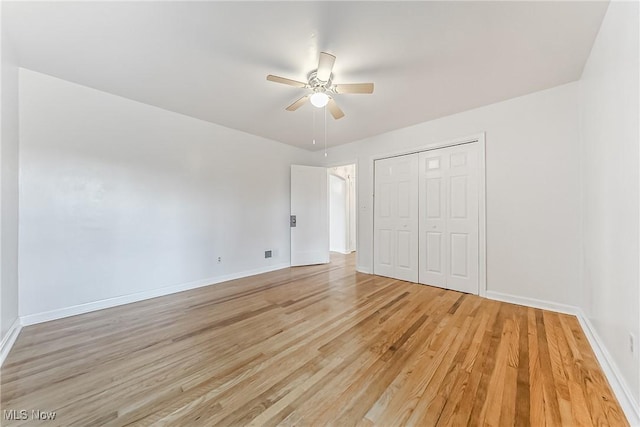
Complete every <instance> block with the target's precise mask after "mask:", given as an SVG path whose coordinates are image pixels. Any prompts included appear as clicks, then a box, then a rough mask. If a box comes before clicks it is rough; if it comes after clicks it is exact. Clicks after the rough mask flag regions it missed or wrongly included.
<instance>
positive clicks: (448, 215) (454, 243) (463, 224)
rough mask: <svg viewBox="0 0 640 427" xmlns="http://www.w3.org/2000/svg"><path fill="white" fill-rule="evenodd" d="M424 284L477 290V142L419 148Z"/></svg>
mask: <svg viewBox="0 0 640 427" xmlns="http://www.w3.org/2000/svg"><path fill="white" fill-rule="evenodd" d="M419 165H420V166H419V177H420V178H419V179H420V184H419V197H418V199H419V212H420V224H419V229H420V238H419V241H420V243H419V249H418V253H419V256H420V261H419V263H418V265H419V268H420V273H419V277H420V280H419V281H420V283H423V284H426V285H433V286H439V287H443V288H447V289H452V290H456V291H461V292H468V293H472V294H478V228H479V227H478V147H477V144H463V145H457V146H455V147H449V148H441V149H438V150H432V151H425V152H422V153H419Z"/></svg>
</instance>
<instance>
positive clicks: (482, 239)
mask: <svg viewBox="0 0 640 427" xmlns="http://www.w3.org/2000/svg"><path fill="white" fill-rule="evenodd" d="M472 143H477V144H478V152H479V159H478V295H479V296H481V297H486V296H487V220H486V218H487V193H486V166H485V165H486V163H485V156H486V153H485V132H482V133H479V134H476V135H471V136H466V137H462V138H456V139H452V140H447V141H440V142H436V143H433V144H428V145H423V146H418V147H412V148H408V149H404V150H402V149H400V150H395V151H391V152H387V153H385V154H376V155H373V156H370V157H369V159H368V164H369V166H370V167H369V176H368V177H367V179H368V180H369V183H370V184H371V194H370V195H368V200H367V204H368V205H369V206H371V209H370V212H369V215H370V219H371V226H372V228H371V230H370V232H371V236H372V237H373V235H374V233H375V226H376V225H375V203H374V202H375V201H374V197H375V195H374V192H375V188H376V187H375V184H376V183H375V161H376V160H382V159H388V158H390V157H398V156H405V155H407V154H415V153H420V152H423V151H431V150H437V149H439V148H447V147H454V146H456V145H464V144H472ZM358 238H359V236H358V235H357V236H356V241H357V240H358ZM374 245H375V241H374V239H373V238H372V239H371V253H370V254H369V256H370V258H369V259H371V273H372V274H375V259H374V247H373V246H374ZM358 246H359V247H361V245H358Z"/></svg>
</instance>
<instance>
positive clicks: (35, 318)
mask: <svg viewBox="0 0 640 427" xmlns="http://www.w3.org/2000/svg"><path fill="white" fill-rule="evenodd" d="M288 267H290V264H289V263H282V264H276V265H271V266H268V267H262V268H256V269H253V270H247V271H242V272H239V273H233V274H227V275H225V276H217V277H211V278H208V279H201V280H196V281H193V282H189V283H183V284H180V285H173V286H166V287H163V288H158V289H153V290H149V291H144V292H137V293H135V294H129V295H122V296H118V297H114V298H108V299H104V300H100V301H92V302H89V303H86V304H78V305H74V306H71V307H65V308H60V309H56V310H51V311H45V312H42V313H35V314H29V315H26V316H21V317H20V323H21V324H22V325H23V326H29V325H35V324H37V323H43V322H48V321H51V320H56V319H62V318H64V317H71V316H76V315H78V314H84V313H89V312H91V311H97V310H103V309H105V308H111V307H116V306H119V305H124V304H130V303H132V302H138V301H143V300H147V299H150V298H157V297H161V296H165V295H170V294H175V293H177V292H183V291H188V290H190V289H196V288H201V287H203V286H209V285H214V284H217V283H222V282H227V281H229V280H235V279H241V278H243V277H249V276H255V275H256V274H262V273H268V272H270V271H275V270H281V269H283V268H288Z"/></svg>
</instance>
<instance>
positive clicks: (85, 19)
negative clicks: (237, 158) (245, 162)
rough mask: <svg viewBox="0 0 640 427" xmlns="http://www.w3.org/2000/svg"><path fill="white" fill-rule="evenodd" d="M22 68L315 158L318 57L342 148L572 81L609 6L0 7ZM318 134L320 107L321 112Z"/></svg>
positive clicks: (332, 140)
mask: <svg viewBox="0 0 640 427" xmlns="http://www.w3.org/2000/svg"><path fill="white" fill-rule="evenodd" d="M3 3H4V5H3V15H4V16H3V22H4V23H5V25H7V29H8V31H9V34H10V36H11V38H12V41H13V44H14V46H15V49H16V51H17V53H18V59H19V62H20V65H21V66H23V67H25V68H29V69H32V70H35V71H39V72H42V73H46V74H50V75H53V76H56V77H60V78H62V79H65V80H69V81H72V82H76V83H79V84H82V85H86V86H90V87H93V88H96V89H100V90H103V91H105V92H110V93H113V94H116V95H121V96H124V97H127V98H130V99H133V100H137V101H141V102H144V103H147V104H151V105H155V106H158V107H161V108H165V109H167V110H171V111H175V112H179V113H182V114H186V115H189V116H192V117H196V118H200V119H203V120H207V121H210V122H213V123H217V124H220V125H223V126H227V127H230V128H234V129H239V130H242V131H245V132H249V133H252V134H255V135H260V136H263V137H266V138H270V139H273V140H276V141H281V142H284V143H287V144H292V145H297V146H300V147H303V148H307V149H312V148H315V147H313V146H311V143H310V141H311V138H312V133H313V132H312V119H313V114H312V112H313V110H314V108H313V107H312V106H311V105H305V106H303V107H302V108H301V109H299V110H298V111H295V112H287V111H285V110H284V108H285V107H286V106H287V105H289V104H290V103H291V102H293V101H294V100H295V99H297V98H298V97H300V96H301V95H302V94H303V93H304V92H303V90H302V89H296V88H293V87H288V86H284V85H279V84H276V83H272V82H268V81H266V79H265V77H266V75H267V74H277V75H280V76H284V77H288V78H292V79H298V80H303V81H306V76H307V74H308V73H309V71H311V70H313V69H315V68H316V66H317V57H318V53H319V52H320V51H327V52H330V53H332V54H334V55H336V56H337V60H336V64H335V67H334V81H335V82H336V83H357V82H369V81H372V82H375V92H374V94H373V95H347V94H345V95H336V100H337V101H338V103H339V105H340V106H341V107H342V109H343V110H344V112H345V113H346V116H345V117H344V118H343V119H341V120H339V121H334V120H333V119H332V118H331V117H330V116H329V118H328V144H329V145H330V146H333V145H338V144H343V143H347V142H351V141H355V140H358V139H362V138H365V137H368V136H371V135H376V134H379V133H383V132H386V131H390V130H393V129H398V128H401V127H405V126H409V125H412V124H415V123H420V122H424V121H427V120H431V119H434V118H437V117H442V116H446V115H449V114H453V113H457V112H461V111H465V110H468V109H471V108H475V107H479V106H482V105H487V104H491V103H494V102H497V101H501V100H504V99H508V98H512V97H515V96H519V95H524V94H527V93H531V92H534V91H538V90H542V89H545V88H550V87H553V86H557V85H560V84H563V83H567V82H570V81H573V80H576V79H578V78H579V77H580V74H581V73H582V68H583V66H584V63H585V61H586V59H587V56H588V55H589V51H590V49H591V46H592V44H593V40H594V39H595V36H596V33H597V31H598V29H599V27H600V23H601V22H602V18H603V16H604V13H605V11H606V8H607V3H606V2H593V1H589V2H568V1H558V2H542V1H533V2H484V1H472V2H15V3H11V2H3ZM316 113H317V120H318V121H317V123H318V124H317V128H316V132H317V133H316V135H317V136H318V138H319V139H320V140H323V137H322V118H323V115H322V110H316Z"/></svg>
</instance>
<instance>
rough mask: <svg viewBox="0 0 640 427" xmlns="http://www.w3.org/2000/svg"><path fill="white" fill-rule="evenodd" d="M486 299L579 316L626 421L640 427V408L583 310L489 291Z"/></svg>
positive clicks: (579, 320)
mask: <svg viewBox="0 0 640 427" xmlns="http://www.w3.org/2000/svg"><path fill="white" fill-rule="evenodd" d="M487 298H488V299H492V300H496V301H502V302H507V303H511V304H518V305H524V306H527V307H533V308H540V309H543V310H550V311H556V312H559V313H565V314H571V315H573V316H576V318H577V319H578V322H579V323H580V326H581V327H582V330H583V332H584V335H585V336H586V337H587V340H588V341H589V344H590V345H591V348H592V349H593V352H594V354H595V355H596V359H597V360H598V362H599V363H600V367H601V368H602V371H603V372H604V375H605V377H606V378H607V381H608V382H609V386H611V390H613V394H614V395H615V396H616V399H618V403H620V406H621V407H622V410H623V411H624V414H625V415H626V417H627V421H629V424H630V425H631V426H636V427H640V405H639V404H638V403H637V402H636V401H635V399H634V397H633V394H632V393H631V390H630V389H629V386H628V384H627V382H626V381H625V380H624V377H623V376H622V374H621V373H620V370H619V369H618V366H617V365H616V362H615V361H614V360H613V357H611V354H610V353H609V351H608V350H607V347H606V346H605V345H604V342H603V341H602V340H601V339H600V337H599V335H598V333H597V332H596V329H595V328H594V327H593V324H592V323H591V321H590V320H589V318H588V317H587V316H586V315H585V313H584V312H583V311H582V309H581V308H579V307H575V306H572V305H566V304H558V303H555V302H550V301H544V300H539V299H535V298H527V297H519V296H515V295H509V294H503V293H501V292H495V291H487Z"/></svg>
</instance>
